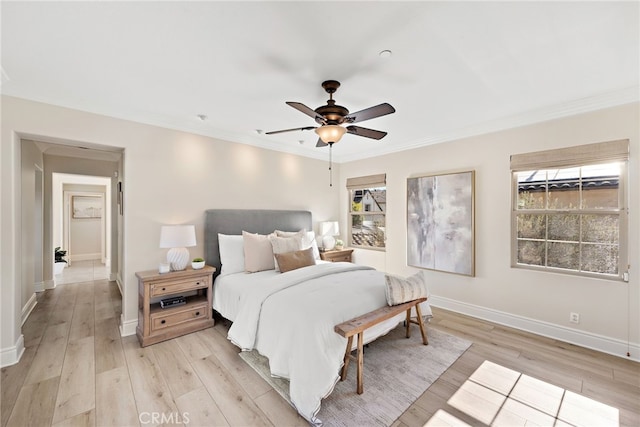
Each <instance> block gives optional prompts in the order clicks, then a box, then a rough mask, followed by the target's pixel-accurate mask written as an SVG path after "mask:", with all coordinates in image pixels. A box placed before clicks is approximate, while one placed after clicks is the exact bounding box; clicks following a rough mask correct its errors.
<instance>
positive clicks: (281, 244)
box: [269, 233, 303, 271]
mask: <svg viewBox="0 0 640 427" xmlns="http://www.w3.org/2000/svg"><path fill="white" fill-rule="evenodd" d="M302 236H303V233H294V235H293V236H291V237H278V236H276V235H274V234H270V235H269V241H270V242H271V247H272V249H273V254H274V257H273V258H274V262H275V265H276V271H280V268H279V267H278V261H277V260H276V259H275V254H284V253H287V252H293V251H299V250H301V249H302Z"/></svg>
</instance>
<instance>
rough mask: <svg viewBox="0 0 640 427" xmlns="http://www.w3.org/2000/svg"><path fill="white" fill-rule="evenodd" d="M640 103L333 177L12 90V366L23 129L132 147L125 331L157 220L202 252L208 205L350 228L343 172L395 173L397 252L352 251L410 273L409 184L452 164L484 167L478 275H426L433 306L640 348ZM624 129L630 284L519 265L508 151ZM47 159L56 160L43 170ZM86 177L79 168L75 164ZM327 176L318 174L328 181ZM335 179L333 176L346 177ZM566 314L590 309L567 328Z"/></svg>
mask: <svg viewBox="0 0 640 427" xmlns="http://www.w3.org/2000/svg"><path fill="white" fill-rule="evenodd" d="M639 113H640V111H639V106H638V104H633V105H627V106H621V107H616V108H610V109H607V110H602V111H598V112H594V113H588V114H583V115H578V116H573V117H569V118H565V119H560V120H554V121H549V122H545V123H540V124H536V125H532V126H527V127H521V128H517V129H512V130H508V131H503V132H497V133H493V134H487V135H482V136H477V137H473V138H467V139H463V140H459V141H453V142H450V143H445V144H438V145H432V146H427V147H423V148H419V149H414V150H410V151H405V152H401V153H395V154H390V155H387V156H383V157H377V158H371V159H365V160H361V161H355V162H349V163H345V164H342V165H339V166H338V167H336V168H335V169H336V176H338V177H339V182H338V183H337V184H335V185H334V187H333V188H330V187H328V186H327V182H326V179H324V178H326V162H324V161H319V160H312V159H307V158H303V157H298V156H294V155H290V154H284V153H279V152H275V151H270V150H264V149H259V148H256V147H251V146H247V145H242V144H236V143H231V142H226V141H220V140H215V139H212V138H207V137H203V136H198V135H193V134H188V133H184V132H178V131H172V130H168V129H162V128H158V127H153V126H147V125H144V124H139V123H133V122H128V121H124V120H119V119H113V118H108V117H104V116H99V115H95V114H90V113H85V112H80V111H75V110H69V109H65V108H61V107H54V106H50V105H45V104H40V103H35V102H30V101H25V100H21V99H16V98H11V97H5V96H3V97H2V129H1V131H2V134H1V135H2V140H1V146H0V147H1V150H0V173H1V174H2V175H1V176H2V181H1V184H0V189H1V191H2V193H1V200H2V210H1V212H0V225H1V228H0V232H1V233H2V235H1V238H0V267H1V268H0V278H1V279H2V283H1V297H2V304H0V309H1V310H2V311H1V312H0V316H1V318H0V320H1V330H0V332H1V336H0V349H1V350H2V351H3V354H2V357H3V359H2V360H3V361H4V360H6V359H7V358H8V357H10V356H11V354H10V353H11V351H14V350H15V351H18V350H17V349H16V348H15V347H20V345H21V343H20V340H21V334H20V325H19V319H20V310H21V303H22V301H21V298H20V294H21V293H20V290H19V288H18V287H17V286H16V285H15V284H16V283H21V282H22V264H21V260H20V256H18V255H17V254H21V253H22V244H21V230H22V225H23V220H22V212H21V211H22V206H21V204H20V197H21V196H20V194H21V187H20V181H21V178H20V174H21V159H20V155H19V151H20V150H19V148H20V147H19V140H20V136H21V135H23V136H37V137H45V138H58V139H60V140H68V141H81V142H89V143H95V144H102V145H109V146H117V147H122V148H124V160H123V162H122V165H118V167H119V174H120V176H121V177H125V179H124V207H125V215H124V217H120V216H118V218H117V222H118V223H119V226H118V228H119V229H120V230H124V238H123V239H122V240H121V241H120V244H121V247H120V251H119V254H120V257H121V258H120V259H121V263H120V264H121V266H120V268H119V272H120V276H119V281H120V283H121V285H122V286H123V311H124V316H123V319H122V321H123V327H124V329H125V332H131V330H132V329H131V328H133V327H135V324H136V323H137V308H136V306H137V295H136V281H135V272H136V271H140V270H146V269H155V268H157V265H158V262H159V261H160V260H161V259H162V257H163V256H164V253H165V251H164V250H161V249H159V248H158V238H159V229H160V225H161V224H169V223H176V224H177V223H192V224H195V225H196V230H197V239H198V246H197V247H195V248H192V249H191V254H192V256H199V255H202V254H203V219H204V211H205V210H206V209H208V208H266V209H270V208H273V209H276V208H278V209H308V210H310V211H312V212H313V214H314V221H316V222H318V221H323V220H328V219H334V218H335V217H337V216H339V217H340V219H341V222H342V224H341V229H342V230H346V219H347V214H346V212H347V203H348V197H347V194H346V190H345V189H344V186H345V183H346V179H347V178H349V177H354V176H362V175H371V174H376V173H386V174H387V208H388V216H387V235H388V241H387V251H386V252H374V251H364V250H358V251H356V255H355V260H356V262H359V263H366V264H370V265H373V266H375V267H377V268H379V269H381V270H386V271H389V272H392V273H396V274H402V275H408V274H411V273H413V272H414V271H416V269H414V268H410V267H407V266H406V261H405V258H406V219H405V214H406V194H405V191H406V179H407V177H409V176H416V175H423V174H429V173H434V172H444V171H453V170H470V169H474V170H475V171H476V277H473V278H472V277H464V276H457V275H452V274H446V273H439V272H433V271H427V276H428V277H429V281H430V288H431V292H432V296H433V298H432V302H433V304H434V305H441V306H446V307H449V308H452V309H455V310H458V311H462V312H467V313H469V314H473V315H476V316H479V317H485V318H490V319H491V320H495V321H498V322H502V323H507V324H510V325H512V326H515V327H520V328H523V329H529V330H533V331H535V332H538V333H542V334H545V335H550V336H555V337H558V338H561V339H565V340H567V341H574V342H579V343H580V344H581V345H586V346H590V347H595V348H599V349H601V350H603V351H608V352H611V353H614V354H619V355H621V351H622V350H621V349H623V348H624V349H625V351H626V340H627V336H629V337H630V341H631V345H630V348H631V351H632V357H634V358H636V359H637V358H638V351H640V346H639V345H638V343H639V342H640V339H639V335H640V331H639V330H638V328H639V326H638V325H639V324H640V318H639V314H638V313H639V312H640V310H639V309H640V306H639V305H640V303H639V301H640V293H639V275H638V271H637V265H636V264H637V261H638V259H639V258H640V253H639V242H640V229H639V228H640V227H639V225H638V224H639V222H640V221H639V212H640V187H639V186H638V182H639V181H640V176H639V169H640V165H639V156H638V153H639V152H640V147H639V133H640V131H639V129H638V126H639V125H638V117H639ZM623 138H628V139H630V141H631V160H630V164H629V174H630V180H629V181H630V182H631V183H632V185H631V186H630V189H631V191H630V221H629V222H630V250H629V252H630V259H631V260H632V261H631V263H632V268H631V270H630V282H629V283H628V284H627V283H620V282H614V281H605V280H598V279H585V278H580V277H575V276H567V275H558V274H551V273H541V272H535V271H529V270H523V269H513V268H511V267H510V265H509V259H510V258H509V247H510V229H509V212H510V174H509V156H510V155H511V154H515V153H522V152H529V151H536V150H544V149H550V148H556V147H566V146H573V145H580V144H588V143H592V142H599V141H608V140H614V139H623ZM45 167H46V166H45ZM78 173H80V172H78ZM318 177H320V178H321V179H318ZM336 181H337V180H336ZM569 312H577V313H580V315H581V323H580V324H579V325H574V324H570V323H569V321H568V319H569Z"/></svg>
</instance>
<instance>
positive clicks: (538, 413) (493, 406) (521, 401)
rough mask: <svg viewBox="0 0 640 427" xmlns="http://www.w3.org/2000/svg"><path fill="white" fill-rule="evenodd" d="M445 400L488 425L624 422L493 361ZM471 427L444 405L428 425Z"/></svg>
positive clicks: (613, 411) (609, 411) (590, 402)
mask: <svg viewBox="0 0 640 427" xmlns="http://www.w3.org/2000/svg"><path fill="white" fill-rule="evenodd" d="M447 403H448V404H449V405H451V406H452V407H454V408H456V409H457V410H459V411H461V412H464V413H465V414H467V415H469V416H471V417H473V418H474V419H476V420H478V421H480V422H481V423H483V424H485V425H489V426H529V425H539V426H594V425H597V426H619V425H620V423H619V419H620V414H619V411H618V409H617V408H614V407H612V406H609V405H605V404H604V403H601V402H598V401H596V400H593V399H590V398H588V397H585V396H582V395H580V394H577V393H573V392H571V391H568V390H565V389H563V388H561V387H557V386H555V385H553V384H549V383H547V382H544V381H541V380H538V379H536V378H533V377H530V376H528V375H524V374H522V373H520V372H517V371H514V370H512V369H508V368H505V367H504V366H500V365H498V364H495V363H492V362H489V361H484V362H483V363H482V365H480V367H479V368H478V369H477V370H476V371H475V372H474V373H473V374H472V375H471V376H470V377H469V379H468V380H467V381H465V383H464V384H463V385H462V386H461V387H460V388H459V389H458V390H457V391H456V392H455V394H454V395H453V396H451V398H450V399H449V401H448V402H447ZM467 425H468V424H467V423H465V422H464V421H462V420H460V419H458V418H457V417H455V416H453V415H451V414H449V413H447V412H446V411H444V410H442V409H440V410H438V412H436V413H435V414H434V415H433V417H431V419H430V420H429V421H427V423H426V424H425V427H435V426H467Z"/></svg>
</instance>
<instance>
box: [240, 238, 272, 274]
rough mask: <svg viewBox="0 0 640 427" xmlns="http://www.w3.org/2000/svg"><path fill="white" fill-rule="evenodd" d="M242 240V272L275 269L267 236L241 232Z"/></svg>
mask: <svg viewBox="0 0 640 427" xmlns="http://www.w3.org/2000/svg"><path fill="white" fill-rule="evenodd" d="M242 240H243V241H244V270H245V271H246V272H247V273H256V272H258V271H264V270H273V269H274V268H276V266H275V261H274V258H273V249H272V248H271V242H270V241H269V237H268V236H265V235H264V234H253V233H247V232H246V231H243V232H242Z"/></svg>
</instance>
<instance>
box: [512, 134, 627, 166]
mask: <svg viewBox="0 0 640 427" xmlns="http://www.w3.org/2000/svg"><path fill="white" fill-rule="evenodd" d="M626 160H629V140H628V139H621V140H618V141H607V142H597V143H595V144H587V145H578V146H575V147H567V148H558V149H555V150H545V151H537V152H534V153H523V154H513V155H512V156H511V170H512V171H523V170H537V169H546V168H555V167H568V166H576V165H585V164H589V163H596V162H597V163H602V162H616V161H620V162H622V161H626Z"/></svg>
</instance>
